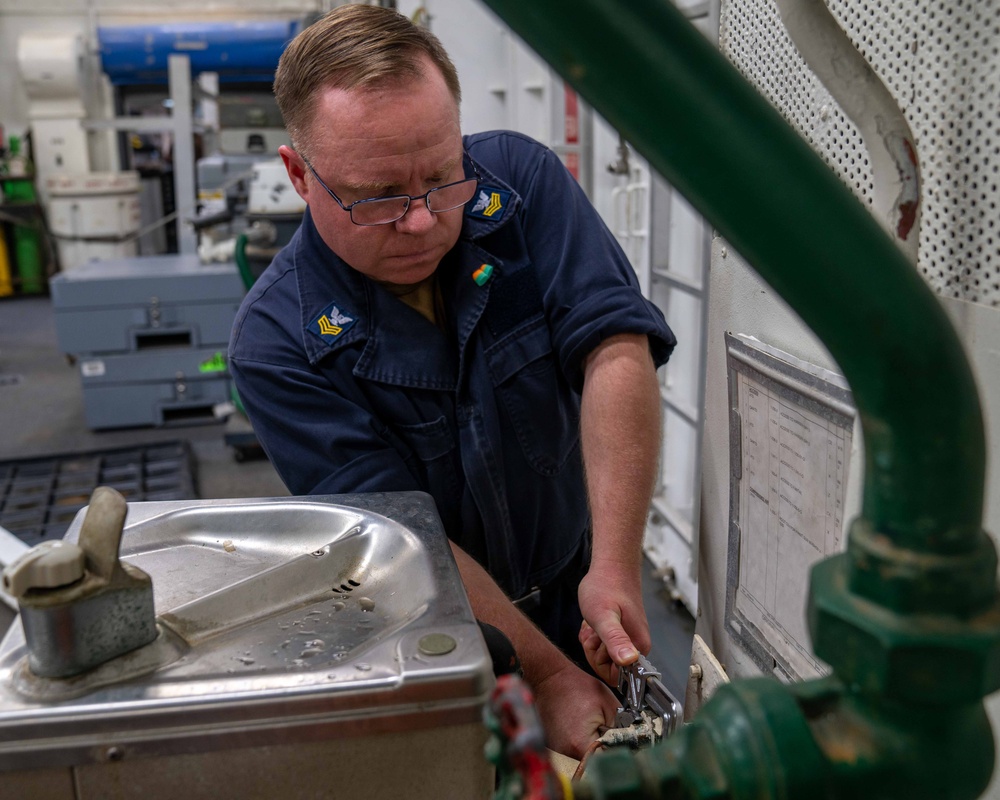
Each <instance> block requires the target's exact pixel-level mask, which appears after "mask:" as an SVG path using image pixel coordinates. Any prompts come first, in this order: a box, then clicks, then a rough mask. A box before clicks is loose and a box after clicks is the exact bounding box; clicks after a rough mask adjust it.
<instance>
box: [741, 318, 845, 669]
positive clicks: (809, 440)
mask: <svg viewBox="0 0 1000 800" xmlns="http://www.w3.org/2000/svg"><path fill="white" fill-rule="evenodd" d="M727 347H728V365H729V394H730V415H731V416H730V419H731V425H730V452H731V457H732V462H733V463H732V465H731V466H732V480H731V484H730V516H731V525H730V548H729V598H728V602H727V609H726V619H727V624H728V625H729V628H730V630H731V631H732V632H733V633H734V635H736V636H737V637H738V638H739V639H740V640H741V643H742V644H743V645H744V648H745V649H747V650H748V651H749V652H750V653H751V655H753V656H754V658H755V660H756V661H757V662H758V663H759V664H760V666H761V667H763V668H765V669H766V670H768V671H772V670H773V671H775V672H777V673H778V674H779V675H782V676H783V677H785V676H787V677H791V678H801V677H809V676H812V675H815V674H818V673H820V672H822V671H823V670H824V668H823V666H822V664H821V663H820V662H818V661H817V660H816V659H815V658H814V657H813V655H812V654H811V652H810V644H809V634H808V631H807V629H806V621H805V603H806V594H807V589H808V581H809V569H810V567H811V566H812V564H814V563H815V562H816V561H818V560H820V559H821V558H823V557H824V556H826V555H830V554H832V553H835V552H839V551H840V550H842V549H843V541H842V539H843V534H842V531H843V526H844V500H845V495H846V489H847V471H848V466H849V462H850V455H851V432H852V428H853V416H854V412H853V407H852V405H851V399H850V392H849V391H848V390H847V388H846V384H845V383H844V382H843V379H842V378H840V377H839V376H837V375H835V374H834V373H831V372H829V371H827V370H824V369H821V368H818V367H814V366H812V365H809V364H806V363H804V362H801V361H799V360H798V359H795V358H793V357H791V356H788V355H786V354H784V353H781V352H780V351H776V350H773V349H772V348H768V347H766V346H764V345H762V344H761V343H760V342H757V341H756V340H753V339H749V338H747V337H741V336H727Z"/></svg>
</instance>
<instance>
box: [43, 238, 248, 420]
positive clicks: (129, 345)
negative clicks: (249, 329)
mask: <svg viewBox="0 0 1000 800" xmlns="http://www.w3.org/2000/svg"><path fill="white" fill-rule="evenodd" d="M51 292H52V306H53V311H54V317H55V325H56V339H57V342H58V344H59V349H60V350H61V351H62V352H63V353H65V354H67V355H69V356H71V357H72V358H73V359H74V360H75V361H77V363H78V364H79V370H80V382H81V386H82V389H83V406H84V416H85V418H86V421H87V425H88V427H90V428H91V429H93V430H102V429H108V428H128V427H139V426H156V427H159V426H165V425H173V424H191V423H198V422H214V421H219V420H220V419H221V418H224V415H222V417H220V416H219V415H218V414H217V412H218V411H219V409H220V407H221V404H226V403H228V402H229V401H230V398H231V391H232V390H231V385H230V380H229V373H228V370H227V367H226V363H225V352H226V349H227V347H228V345H229V334H230V331H231V329H232V326H233V320H234V319H235V318H236V312H237V311H238V310H239V306H240V303H241V301H242V299H243V296H244V294H245V293H246V292H245V289H244V286H243V281H242V279H241V278H240V276H239V272H238V270H237V269H236V265H235V264H208V265H205V264H202V263H201V262H200V261H199V259H198V257H197V256H194V255H166V256H142V257H135V258H125V259H118V260H111V261H94V262H91V263H88V264H85V265H83V266H80V267H78V268H76V269H73V270H71V271H69V272H63V273H60V274H58V275H56V276H55V277H54V278H53V279H52V281H51Z"/></svg>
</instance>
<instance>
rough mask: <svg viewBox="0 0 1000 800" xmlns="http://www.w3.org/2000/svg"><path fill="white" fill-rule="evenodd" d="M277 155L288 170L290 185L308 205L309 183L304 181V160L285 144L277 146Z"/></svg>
mask: <svg viewBox="0 0 1000 800" xmlns="http://www.w3.org/2000/svg"><path fill="white" fill-rule="evenodd" d="M278 155H279V156H281V160H282V161H283V162H284V164H285V170H286V171H287V172H288V179H289V180H290V181H291V182H292V186H294V187H295V191H296V192H298V194H299V197H301V198H302V199H303V200H305V202H306V204H307V205H308V203H309V184H308V183H306V171H307V170H308V167H307V166H306V162H305V161H304V160H303V159H302V156H300V155H299V154H298V152H296V151H295V150H293V149H292V148H291V147H289V146H288V145H285V144H283V145H281V146H280V147H279V148H278Z"/></svg>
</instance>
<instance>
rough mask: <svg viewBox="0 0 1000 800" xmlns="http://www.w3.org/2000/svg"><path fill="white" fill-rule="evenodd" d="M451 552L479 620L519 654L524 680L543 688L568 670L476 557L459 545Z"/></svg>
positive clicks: (562, 657) (546, 640) (563, 658)
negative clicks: (555, 675) (552, 677)
mask: <svg viewBox="0 0 1000 800" xmlns="http://www.w3.org/2000/svg"><path fill="white" fill-rule="evenodd" d="M451 551H452V553H453V554H454V556H455V561H456V562H458V571H459V573H460V574H461V576H462V582H463V584H464V585H465V591H466V593H467V594H468V596H469V603H470V604H471V605H472V611H473V613H474V614H475V615H476V619H478V620H480V621H482V622H487V623H489V624H490V625H492V626H493V627H495V628H499V629H500V630H501V631H503V633H504V634H506V636H507V638H508V639H510V641H511V644H513V645H514V650H515V651H517V655H518V659H519V660H520V662H521V669H522V670H523V672H524V677H525V679H526V680H527V681H528V683H531V684H533V685H534V684H539V683H541V682H543V681H544V680H545V679H546V678H548V677H549V676H550V675H551V674H552V673H553V672H555V671H557V670H558V669H559V668H560V667H562V666H564V665H565V663H564V662H568V659H567V658H566V656H565V655H563V653H562V651H560V650H559V648H558V647H556V646H555V645H554V644H553V643H552V642H551V641H549V640H548V638H546V636H545V634H544V633H542V632H541V630H539V629H538V628H537V627H535V624H534V623H533V622H532V621H531V620H530V619H528V618H527V617H526V616H525V615H524V614H522V613H521V612H520V611H519V610H518V609H517V608H516V607H515V606H514V604H513V603H511V601H510V600H509V599H508V598H507V596H506V595H505V594H504V593H503V591H502V590H501V589H500V587H499V586H497V584H496V582H495V581H494V580H493V579H492V578H491V577H490V576H489V574H488V573H487V572H486V570H484V569H483V568H482V567H481V566H480V565H479V564H478V563H477V562H476V561H475V559H473V558H472V556H470V555H468V554H467V553H466V552H465V551H464V550H462V549H461V548H460V547H458V546H457V545H455V544H452V545H451Z"/></svg>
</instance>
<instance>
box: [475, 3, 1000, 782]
mask: <svg viewBox="0 0 1000 800" xmlns="http://www.w3.org/2000/svg"><path fill="white" fill-rule="evenodd" d="M485 2H486V3H487V5H489V6H491V7H492V8H493V9H494V10H495V11H497V12H498V13H499V14H500V16H501V17H502V18H503V19H504V20H505V21H506V22H507V23H508V24H509V25H510V26H511V27H512V28H513V29H514V30H515V31H517V32H518V33H519V34H520V35H521V36H522V37H523V38H524V39H525V40H526V41H527V42H528V44H529V45H531V46H532V47H534V48H535V49H536V50H537V51H538V53H539V54H540V55H541V56H542V57H543V58H544V59H546V60H547V61H548V62H549V63H550V64H551V65H552V66H553V67H554V68H555V69H556V70H557V71H558V72H560V73H561V74H562V75H563V77H565V78H566V79H567V80H568V81H569V82H570V83H571V84H572V85H573V86H574V87H575V88H576V89H577V90H578V91H580V93H581V94H582V95H583V96H584V97H585V98H586V99H587V100H588V101H589V102H590V103H591V104H592V105H593V106H594V107H595V108H596V109H597V111H598V112H600V113H601V114H602V115H603V116H604V117H605V118H606V119H608V121H609V122H611V124H612V125H614V126H615V127H616V128H617V129H618V130H619V131H621V132H622V133H623V134H624V136H625V137H626V138H627V139H628V140H629V141H630V142H631V143H632V144H633V145H634V146H635V147H636V148H637V149H638V150H639V152H641V153H642V154H643V155H644V156H646V158H648V159H649V161H650V163H651V164H652V165H653V167H654V168H656V169H657V170H658V171H659V172H660V173H661V174H663V175H664V176H665V177H666V179H667V180H668V181H670V182H671V183H672V184H673V185H674V186H675V187H676V188H677V189H679V190H680V191H681V192H682V193H683V194H684V195H685V196H686V197H687V198H688V200H690V201H691V203H692V204H693V205H694V206H695V207H696V208H697V209H698V210H699V211H700V212H701V213H702V214H703V215H704V216H705V217H706V218H707V219H708V220H709V221H710V222H711V223H712V224H713V225H714V226H715V227H716V228H717V229H718V230H719V231H720V232H721V233H722V235H723V236H725V237H726V239H728V240H729V241H730V242H731V243H732V244H733V245H734V246H735V247H736V248H737V249H738V250H739V251H740V252H741V253H742V254H743V255H744V256H745V257H746V258H747V259H748V260H749V262H750V263H751V264H752V265H753V267H754V268H755V269H756V270H757V271H758V273H760V275H761V276H762V277H763V278H764V279H765V280H767V281H768V283H770V284H771V286H773V287H774V288H775V289H776V290H777V291H778V293H779V294H781V296H782V297H783V298H784V299H785V300H786V301H787V302H788V303H789V305H791V306H792V308H793V309H794V310H795V311H797V312H798V314H799V315H800V316H801V317H802V319H803V321H804V322H805V323H806V324H808V325H809V326H810V327H811V328H812V329H813V330H814V331H815V332H816V334H817V335H818V336H819V337H820V339H821V340H822V341H823V343H824V344H825V345H826V346H827V348H828V349H829V350H830V353H831V354H832V355H833V357H834V358H835V359H836V360H837V363H838V364H839V365H840V367H841V369H842V370H843V371H844V374H845V376H846V378H847V380H848V381H849V383H850V385H851V389H852V392H853V394H854V400H855V403H856V405H857V408H858V414H859V416H860V419H861V425H862V431H863V434H864V441H865V473H864V479H863V485H864V493H863V501H862V512H861V516H860V517H859V518H858V519H856V520H855V521H854V522H853V524H852V526H851V534H850V538H849V542H848V552H847V553H844V554H840V555H837V556H834V557H832V558H828V559H825V560H824V561H822V562H820V563H819V564H817V565H816V567H814V569H813V572H812V579H811V584H810V597H809V608H808V616H809V627H810V632H811V634H812V636H813V642H814V648H815V652H816V654H817V655H818V656H819V657H820V658H822V659H823V660H824V661H826V662H827V663H828V664H830V666H831V667H832V668H833V671H834V676H833V677H832V678H830V679H829V680H823V681H812V682H806V683H800V684H793V685H791V686H783V685H779V684H778V683H777V682H776V681H773V680H756V681H744V682H739V683H736V684H732V685H731V686H728V687H724V688H723V689H720V690H719V691H718V692H717V693H716V696H715V697H713V699H712V700H711V701H710V702H709V703H708V704H707V705H706V706H705V708H703V709H702V710H701V711H700V712H699V714H698V715H697V716H696V718H695V719H694V721H693V722H692V723H691V724H690V725H687V726H685V727H684V728H683V729H682V730H681V731H680V732H679V733H677V734H675V735H674V736H673V737H671V738H670V739H668V740H666V741H665V742H664V743H662V745H661V746H659V747H657V748H654V749H652V750H649V751H645V752H643V753H641V754H639V755H637V756H636V755H633V754H631V753H624V752H616V751H612V752H611V753H609V754H607V755H606V756H605V757H602V756H598V757H596V758H595V759H594V760H593V762H592V766H591V767H590V768H589V769H588V777H587V779H586V780H585V781H584V783H583V784H582V785H581V786H580V787H579V791H578V792H577V793H576V796H577V797H578V798H579V800H590V799H591V798H593V800H613V799H615V798H618V799H620V800H628V799H630V798H643V800H651V799H654V798H663V800H681V799H682V798H683V799H684V800H691V799H692V798H699V799H700V800H708V798H712V799H713V800H720V799H721V798H727V799H729V800H743V799H744V798H745V799H746V800H750V799H751V798H752V799H753V800H764V799H765V798H768V799H771V798H773V799H777V798H782V800H786V799H787V798H800V797H808V798H815V797H824V798H827V800H834V799H836V800H859V799H860V798H865V797H870V798H878V799H879V800H886V798H897V797H898V798H903V797H905V798H907V800H916V799H917V798H927V800H940V798H953V799H955V800H958V799H959V798H962V799H964V798H973V797H976V796H978V794H979V792H981V791H982V790H983V789H984V788H985V786H986V783H987V782H988V780H989V776H990V773H991V771H992V768H993V760H994V748H993V738H992V733H991V730H990V725H989V721H988V718H987V716H986V713H985V710H984V707H983V703H982V698H983V697H985V696H986V695H987V694H989V693H990V692H993V691H996V690H997V689H998V688H1000V594H998V591H997V584H996V565H997V558H996V548H995V547H994V545H993V543H992V540H990V539H989V537H988V536H986V534H985V533H984V532H983V531H982V527H981V526H982V511H983V493H984V478H985V455H986V454H985V443H984V431H983V419H982V412H981V409H980V405H979V399H978V396H977V393H976V389H975V384H974V381H973V378H972V374H971V370H970V367H969V364H968V361H967V360H966V357H965V354H964V351H963V349H962V346H961V344H960V342H959V340H958V337H957V335H956V333H955V331H954V329H953V328H952V327H951V325H950V323H949V321H948V319H947V318H946V316H945V314H944V312H943V310H942V308H941V305H940V303H939V302H938V300H937V298H936V297H935V296H934V295H933V293H932V292H931V291H930V289H929V288H928V287H927V285H926V284H925V283H924V281H923V280H922V279H921V278H920V276H919V275H918V274H917V271H916V269H915V268H914V266H913V265H912V264H911V263H910V262H909V261H908V259H907V258H906V257H905V256H904V255H903V253H902V252H901V251H900V250H899V249H898V248H897V246H896V244H895V243H894V242H893V241H892V240H891V239H890V238H889V237H888V236H887V235H886V233H885V232H884V231H883V230H882V229H881V227H880V226H879V224H878V223H877V222H876V221H875V220H874V218H873V217H872V215H871V214H870V213H869V212H868V210H867V209H866V208H865V207H864V206H863V205H862V204H861V203H859V202H858V200H857V199H856V198H855V197H854V196H853V195H852V194H851V192H850V191H849V190H848V189H847V188H846V187H845V186H844V185H843V184H842V183H841V181H840V180H839V178H837V177H836V176H835V175H834V174H833V172H832V171H831V170H830V169H829V168H828V167H827V166H826V165H825V164H824V163H823V161H822V160H821V159H820V158H819V156H818V155H816V154H815V153H814V152H813V151H812V150H811V149H810V147H809V146H808V145H807V144H806V143H805V142H804V140H803V139H802V138H801V137H800V136H799V135H798V134H797V133H795V132H794V131H793V130H792V129H791V128H790V127H789V126H788V125H787V124H786V123H785V122H784V120H783V119H782V118H781V117H780V116H779V115H778V113H777V112H776V111H774V109H772V108H771V106H770V105H768V103H767V102H766V101H765V100H764V99H763V98H762V97H761V96H760V95H759V94H758V93H757V92H756V90H754V89H753V88H752V87H751V86H750V85H749V84H747V83H746V81H745V80H744V79H743V78H742V77H741V76H740V75H739V74H738V72H737V71H736V70H735V69H734V68H733V67H732V65H731V64H729V62H727V61H726V60H725V59H724V58H723V57H722V56H721V55H720V54H719V53H718V52H717V51H716V50H714V49H713V48H712V46H711V45H710V44H709V43H708V42H707V41H706V40H705V39H704V38H703V37H702V36H701V34H699V33H698V32H697V31H696V30H695V29H694V28H693V26H691V25H690V23H688V21H687V20H685V19H684V18H683V16H682V15H681V14H680V12H679V11H677V9H676V8H675V7H674V6H673V4H672V3H671V2H670V1H669V0H629V1H628V2H620V1H619V0H539V2H534V3H526V2H524V0H485Z"/></svg>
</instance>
